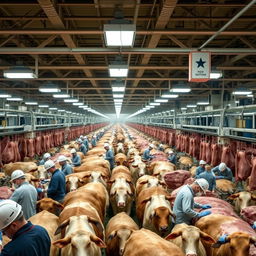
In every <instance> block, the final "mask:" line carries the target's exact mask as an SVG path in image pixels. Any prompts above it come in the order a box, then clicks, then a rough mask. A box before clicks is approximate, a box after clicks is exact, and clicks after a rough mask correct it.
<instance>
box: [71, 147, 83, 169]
mask: <svg viewBox="0 0 256 256" xmlns="http://www.w3.org/2000/svg"><path fill="white" fill-rule="evenodd" d="M70 153H71V155H72V158H71V161H72V165H73V166H75V167H78V166H80V165H81V157H80V156H79V155H78V154H77V152H76V150H75V149H74V148H72V149H71V150H70Z"/></svg>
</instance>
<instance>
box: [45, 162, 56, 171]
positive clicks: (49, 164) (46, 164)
mask: <svg viewBox="0 0 256 256" xmlns="http://www.w3.org/2000/svg"><path fill="white" fill-rule="evenodd" d="M53 166H55V163H54V162H53V161H52V160H48V161H46V162H45V163H44V168H45V170H46V171H47V170H49V169H50V168H52V167H53Z"/></svg>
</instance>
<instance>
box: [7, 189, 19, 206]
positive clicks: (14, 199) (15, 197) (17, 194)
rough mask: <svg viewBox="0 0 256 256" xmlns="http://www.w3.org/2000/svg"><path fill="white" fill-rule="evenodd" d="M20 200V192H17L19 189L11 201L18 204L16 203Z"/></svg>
mask: <svg viewBox="0 0 256 256" xmlns="http://www.w3.org/2000/svg"><path fill="white" fill-rule="evenodd" d="M19 198H20V191H17V189H16V190H15V191H14V192H13V194H12V196H11V197H10V198H9V199H10V200H12V201H14V202H16V203H18V201H19Z"/></svg>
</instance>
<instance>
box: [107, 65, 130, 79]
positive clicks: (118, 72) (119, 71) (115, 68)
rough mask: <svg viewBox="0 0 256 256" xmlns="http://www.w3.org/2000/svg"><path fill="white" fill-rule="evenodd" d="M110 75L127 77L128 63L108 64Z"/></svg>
mask: <svg viewBox="0 0 256 256" xmlns="http://www.w3.org/2000/svg"><path fill="white" fill-rule="evenodd" d="M108 69H109V75H110V77H127V75H128V65H109V66H108Z"/></svg>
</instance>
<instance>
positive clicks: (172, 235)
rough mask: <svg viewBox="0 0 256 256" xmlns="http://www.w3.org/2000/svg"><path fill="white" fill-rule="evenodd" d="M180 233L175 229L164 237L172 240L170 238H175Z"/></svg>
mask: <svg viewBox="0 0 256 256" xmlns="http://www.w3.org/2000/svg"><path fill="white" fill-rule="evenodd" d="M181 234H182V232H181V230H179V231H175V232H172V233H170V234H169V235H168V236H167V237H166V238H165V239H166V240H172V239H175V238H177V237H179V236H181Z"/></svg>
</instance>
